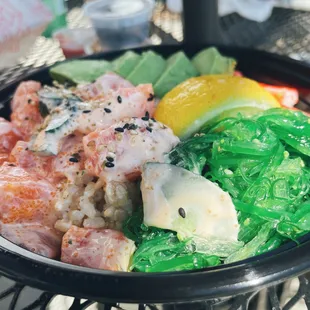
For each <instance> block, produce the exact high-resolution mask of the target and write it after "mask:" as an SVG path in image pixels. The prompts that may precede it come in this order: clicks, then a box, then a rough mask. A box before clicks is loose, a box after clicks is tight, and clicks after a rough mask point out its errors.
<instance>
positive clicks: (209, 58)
mask: <svg viewBox="0 0 310 310" xmlns="http://www.w3.org/2000/svg"><path fill="white" fill-rule="evenodd" d="M192 64H193V65H194V66H195V67H196V69H197V70H198V71H199V73H200V74H201V75H208V74H230V75H232V74H233V73H234V70H235V67H236V64H237V62H236V60H235V59H234V58H229V57H225V56H222V55H221V54H220V53H219V51H218V50H217V49H216V48H215V47H209V48H207V49H204V50H202V51H201V52H199V53H198V54H196V55H195V56H194V58H193V59H192Z"/></svg>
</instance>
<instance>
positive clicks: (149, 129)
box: [145, 127, 153, 132]
mask: <svg viewBox="0 0 310 310" xmlns="http://www.w3.org/2000/svg"><path fill="white" fill-rule="evenodd" d="M145 129H146V130H147V131H149V132H152V131H153V129H152V128H151V127H146V128H145Z"/></svg>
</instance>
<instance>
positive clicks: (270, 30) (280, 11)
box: [0, 1, 310, 85]
mask: <svg viewBox="0 0 310 310" xmlns="http://www.w3.org/2000/svg"><path fill="white" fill-rule="evenodd" d="M67 19H68V26H69V27H70V28H78V27H90V21H89V20H88V19H87V18H85V17H84V16H83V14H82V11H81V9H80V8H74V9H72V10H70V12H69V13H68V18H67ZM220 25H221V29H222V33H223V39H224V42H223V43H224V44H229V45H236V46H244V47H255V48H258V49H263V50H266V51H270V52H273V53H279V54H283V55H287V56H289V57H292V58H295V59H298V60H302V61H306V62H310V12H306V11H298V10H291V9H284V8H275V9H274V11H273V14H272V16H271V17H270V18H269V19H268V20H267V21H265V22H263V23H257V22H253V21H249V20H247V19H244V18H242V17H241V16H239V15H238V14H236V13H234V14H230V15H227V16H225V17H222V18H221V19H220ZM151 29H152V31H151V36H150V42H151V44H155V45H156V44H162V43H165V44H177V43H179V42H182V41H183V31H182V18H181V16H180V15H179V14H176V13H171V12H169V11H168V10H167V9H166V7H165V5H164V4H163V3H162V2H160V1H159V2H157V4H156V7H155V10H154V16H153V25H152V27H151ZM64 59H65V57H64V55H63V53H62V50H61V49H60V47H59V44H58V43H57V42H56V41H55V40H53V39H46V38H44V37H38V39H37V40H36V42H35V44H34V46H33V48H32V49H31V51H30V52H29V54H28V55H26V56H25V57H23V58H22V59H20V60H19V62H18V64H17V65H16V66H14V67H12V68H10V69H8V70H5V71H3V72H0V83H1V85H4V84H5V83H9V82H10V81H12V80H14V79H16V78H17V77H19V76H21V75H23V74H25V73H26V72H29V71H32V70H34V69H36V68H38V67H42V66H46V65H51V64H53V63H55V62H57V61H61V60H64Z"/></svg>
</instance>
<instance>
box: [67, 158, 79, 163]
mask: <svg viewBox="0 0 310 310" xmlns="http://www.w3.org/2000/svg"><path fill="white" fill-rule="evenodd" d="M69 161H70V162H72V163H78V162H79V160H78V159H77V158H75V157H71V158H69Z"/></svg>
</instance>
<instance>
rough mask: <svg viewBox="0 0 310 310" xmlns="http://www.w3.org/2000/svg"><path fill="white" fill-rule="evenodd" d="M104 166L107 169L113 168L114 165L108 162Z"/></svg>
mask: <svg viewBox="0 0 310 310" xmlns="http://www.w3.org/2000/svg"><path fill="white" fill-rule="evenodd" d="M105 166H106V167H107V168H113V167H114V164H113V163H111V162H109V161H108V162H106V163H105Z"/></svg>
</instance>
